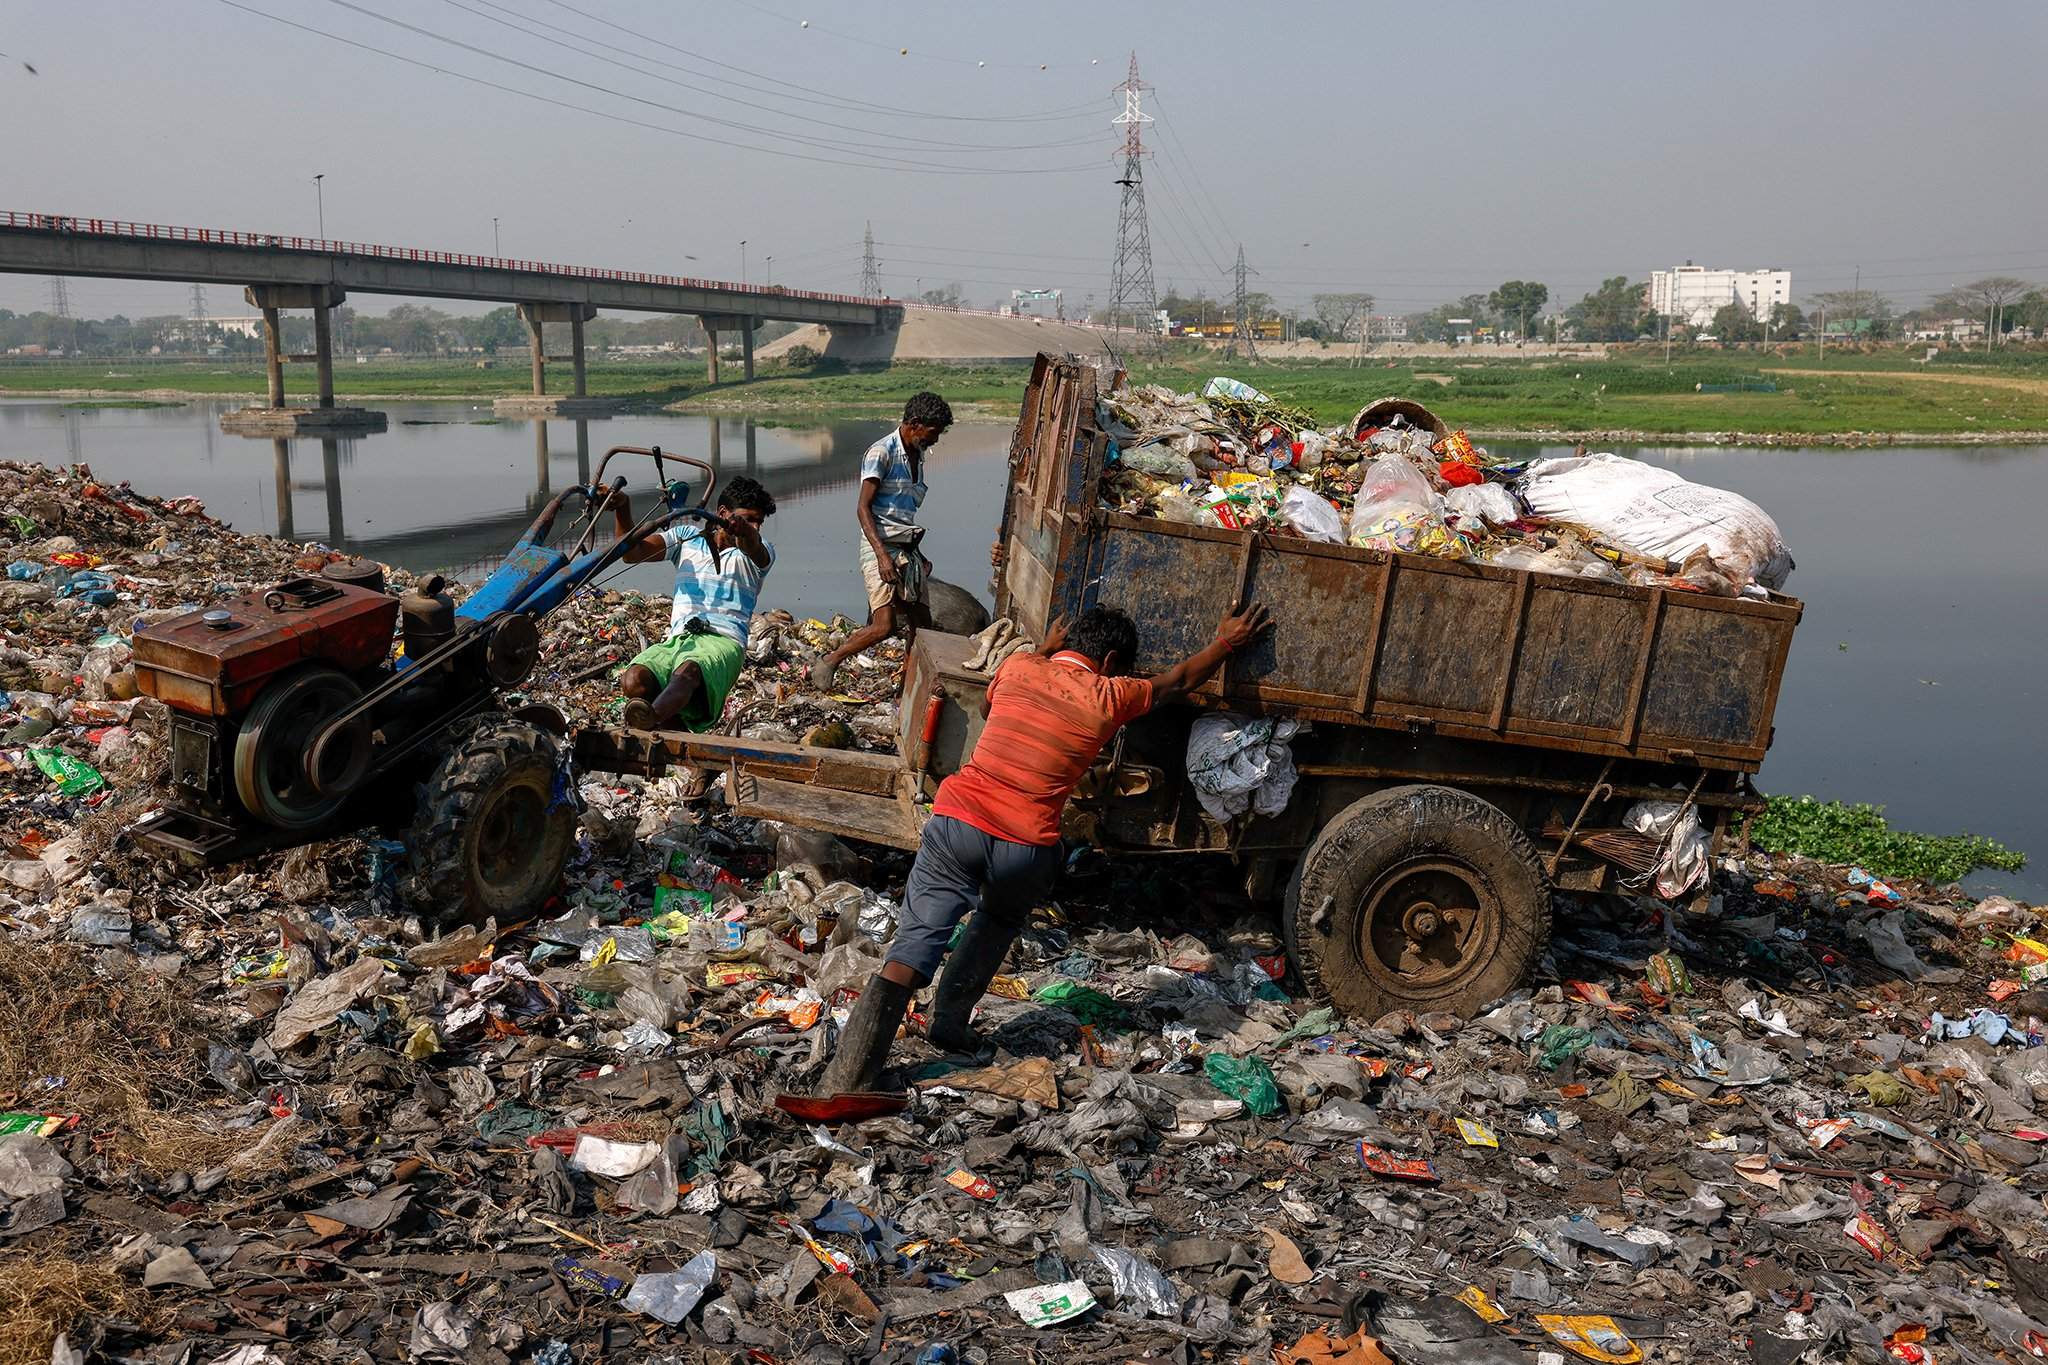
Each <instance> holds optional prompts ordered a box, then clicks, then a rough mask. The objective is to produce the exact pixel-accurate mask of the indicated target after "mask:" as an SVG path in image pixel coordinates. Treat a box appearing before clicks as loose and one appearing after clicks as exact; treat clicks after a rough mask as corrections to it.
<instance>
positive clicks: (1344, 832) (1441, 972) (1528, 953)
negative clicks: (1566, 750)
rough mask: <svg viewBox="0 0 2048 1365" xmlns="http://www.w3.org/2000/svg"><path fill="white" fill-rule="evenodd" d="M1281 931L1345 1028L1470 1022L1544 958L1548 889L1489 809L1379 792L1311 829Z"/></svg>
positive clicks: (1526, 847)
mask: <svg viewBox="0 0 2048 1365" xmlns="http://www.w3.org/2000/svg"><path fill="white" fill-rule="evenodd" d="M1281 922H1282V925H1283V927H1284V929H1285V931H1286V937H1287V950H1288V956H1289V957H1290V958H1291V959H1292V960H1293V962H1294V966H1295V970H1296V971H1298V972H1299V973H1300V974H1301V977H1302V980H1303V981H1304V982H1306V983H1307V985H1308V988H1309V990H1310V992H1311V993H1312V994H1313V995H1314V996H1315V997H1316V998H1317V999H1318V1000H1324V1001H1328V1002H1329V1003H1331V1004H1333V1005H1336V1006H1337V1007H1338V1008H1339V1009H1341V1010H1343V1011H1344V1012H1345V1013H1346V1014H1348V1015H1350V1016H1351V1017H1353V1018H1355V1019H1360V1020H1365V1021H1367V1022H1370V1021H1372V1020H1375V1019H1378V1018H1380V1017H1381V1016H1383V1015H1386V1014H1389V1013H1393V1012H1395V1011H1401V1010H1405V1011H1412V1012H1414V1013H1417V1014H1426V1013H1430V1012H1434V1011H1448V1012H1450V1013H1452V1014H1457V1015H1461V1016H1464V1017H1467V1018H1469V1017H1470V1016H1471V1015H1473V1014H1475V1013H1477V1012H1478V1011H1479V1010H1481V1009H1484V1008H1485V1007H1486V1006H1487V1005H1488V1004H1489V1003H1491V1002H1492V1001H1494V1000H1497V999H1499V998H1500V997H1501V996H1503V995H1505V994H1507V993H1508V992H1509V991H1511V990H1513V989H1514V988H1515V987H1516V986H1517V985H1519V984H1520V983H1521V981H1522V979H1523V978H1524V977H1525V976H1526V975H1527V974H1528V971H1529V969H1530V968H1531V967H1532V966H1534V965H1535V963H1536V960H1537V959H1538V958H1539V957H1541V956H1542V955H1543V949H1544V946H1545V945H1546V944H1548V943H1549V941H1550V886H1549V882H1548V881H1547V880H1546V879H1545V877H1544V875H1543V866H1542V864H1541V863H1540V862H1539V861H1538V860H1537V857H1536V850H1535V849H1534V847H1532V846H1531V845H1530V843H1529V840H1528V838H1527V836H1525V835H1524V834H1523V833H1522V831H1521V828H1520V827H1519V826H1517V825H1516V824H1515V822H1514V821H1513V820H1510V819H1509V818H1508V817H1507V815H1506V814H1504V813H1503V812H1502V811H1501V810H1500V809H1499V808H1498V807H1496V806H1493V805H1491V804H1489V803H1487V802H1485V801H1482V800H1480V799H1479V798H1478V797H1476V796H1473V795H1472V794H1471V793H1469V792H1464V791H1459V790H1456V789H1455V788H1451V787H1433V786H1407V787H1391V788H1389V789H1387V790H1386V791H1382V792H1376V793H1374V794H1373V795H1371V796H1368V797H1366V798H1364V799H1363V800H1360V801H1356V802H1353V803H1352V804H1351V805H1349V806H1347V807H1345V808H1344V810H1343V811H1341V812H1340V813H1339V814H1338V815H1337V816H1336V818H1335V819H1333V820H1331V821H1330V823H1329V824H1327V825H1325V826H1324V827H1323V830H1322V833H1320V834H1318V835H1317V836H1316V840H1315V842H1314V843H1312V844H1310V845H1309V848H1308V852H1307V853H1305V854H1304V855H1303V856H1302V860H1301V864H1300V867H1299V869H1298V870H1297V872H1296V874H1295V879H1294V884H1293V886H1292V887H1291V888H1290V890H1289V895H1288V904H1287V907H1286V911H1285V913H1284V914H1283V916H1282V921H1281Z"/></svg>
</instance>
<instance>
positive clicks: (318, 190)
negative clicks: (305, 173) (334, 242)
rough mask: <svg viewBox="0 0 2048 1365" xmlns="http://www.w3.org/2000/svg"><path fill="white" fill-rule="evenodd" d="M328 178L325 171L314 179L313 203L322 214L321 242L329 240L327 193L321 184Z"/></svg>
mask: <svg viewBox="0 0 2048 1365" xmlns="http://www.w3.org/2000/svg"><path fill="white" fill-rule="evenodd" d="M326 178H327V172H325V171H322V172H320V174H318V175H316V176H314V177H313V203H314V206H315V207H316V208H317V209H318V210H319V213H320V240H321V241H323V242H324V241H326V240H327V193H326V190H325V189H324V188H323V187H322V185H321V184H320V182H321V181H323V180H325V179H326Z"/></svg>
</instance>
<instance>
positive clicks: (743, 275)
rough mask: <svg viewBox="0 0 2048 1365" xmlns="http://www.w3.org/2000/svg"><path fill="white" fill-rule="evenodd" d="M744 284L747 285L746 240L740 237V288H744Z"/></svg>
mask: <svg viewBox="0 0 2048 1365" xmlns="http://www.w3.org/2000/svg"><path fill="white" fill-rule="evenodd" d="M746 283H747V239H746V238H744V237H742V238H740V285H741V287H742V288H744V287H745V286H746Z"/></svg>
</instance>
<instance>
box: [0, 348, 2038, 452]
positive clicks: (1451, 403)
mask: <svg viewBox="0 0 2048 1365" xmlns="http://www.w3.org/2000/svg"><path fill="white" fill-rule="evenodd" d="M2038 360H2039V358H2038V357H2036V356H2034V355H2033V354H2032V353H2031V352H2019V353H2015V354H2014V355H2013V356H2011V357H1998V358H1993V359H1990V360H1986V359H1984V358H1981V357H1969V358H1962V357H1947V356H1944V357H1942V358H1940V359H1939V360H1938V361H1937V362H1936V363H1935V364H1933V365H1929V366H1927V367H1925V368H1918V369H1903V368H1899V367H1900V366H1901V365H1903V364H1905V363H1906V362H1905V361H1903V360H1902V359H1901V358H1899V357H1897V356H1886V355H1858V354H1851V355H1846V356H1833V357H1831V358H1830V359H1829V361H1828V362H1827V367H1826V368H1822V367H1821V365H1820V363H1819V361H1818V358H1817V357H1813V356H1802V355H1782V354H1771V355H1768V356H1741V355H1698V356H1681V357H1677V358H1674V360H1673V361H1672V362H1671V363H1670V364H1669V365H1666V364H1664V363H1663V362H1662V360H1661V358H1660V357H1656V356H1650V355H1624V356H1615V357H1609V358H1606V359H1595V360H1584V361H1581V360H1578V359H1575V358H1559V357H1548V358H1537V359H1499V358H1493V357H1478V358H1474V359H1457V358H1451V357H1406V358H1400V359H1372V358H1368V360H1367V362H1366V363H1365V364H1363V365H1361V366H1353V365H1350V364H1345V363H1341V362H1311V361H1289V362H1286V363H1282V364H1263V365H1219V364H1218V363H1217V362H1216V361H1215V360H1213V359H1212V358H1209V357H1174V358H1171V359H1169V360H1167V361H1166V362H1163V363H1161V362H1150V363H1148V362H1143V361H1138V362H1134V363H1133V367H1132V376H1133V378H1134V380H1136V381H1137V382H1139V383H1158V384H1163V385H1166V386H1168V387H1170V388H1173V389H1176V390H1187V389H1192V388H1199V387H1200V386H1201V385H1202V384H1203V383H1204V382H1206V381H1207V379H1208V378H1210V377H1211V376H1212V375H1213V374H1215V373H1217V372H1219V371H1222V372H1227V373H1231V374H1234V375H1235V376H1236V377H1238V378H1242V379H1244V380H1246V381H1247V382H1249V383H1253V384H1255V385H1257V386H1258V387H1259V388H1261V389H1263V390H1265V391H1266V392H1267V393H1270V394H1272V395H1274V396H1275V397H1277V398H1280V399H1283V400H1285V401H1287V402H1289V403H1292V404H1294V405H1296V406H1298V407H1300V408H1302V409H1304V410H1306V411H1307V412H1309V413H1311V414H1312V415H1313V416H1314V417H1315V419H1316V420H1317V421H1319V422H1325V423H1332V424H1334V423H1338V422H1342V421H1344V420H1346V419H1347V418H1349V417H1350V416H1351V415H1352V414H1353V413H1354V412H1356V411H1357V410H1358V408H1359V407H1360V406H1361V405H1362V404H1364V403H1365V402H1366V401H1368V400H1370V399H1374V398H1378V397H1381V396H1384V395H1387V394H1401V395H1410V396H1415V397H1419V398H1422V399H1424V401H1427V402H1428V403H1429V404H1430V406H1431V407H1432V408H1434V409H1435V410H1436V411H1437V412H1438V413H1439V414H1440V415H1441V416H1442V417H1443V418H1444V419H1445V420H1446V421H1449V422H1451V423H1452V424H1453V425H1456V426H1460V427H1463V428H1465V429H1466V430H1468V431H1470V432H1472V433H1473V434H1474V435H1475V436H1477V437H1479V438H1480V439H1482V440H1494V441H1538V442H1561V443H1567V444H1575V443H1578V442H1588V443H1602V444H1656V443H1672V444H1704V445H1736V444H1740V445H1788V444H1799V445H1843V446H1864V445H1888V444H1905V445H1913V444H1969V445H1990V444H2037V443H2041V442H2042V441H2043V440H2044V439H2048V435H2044V433H2048V371H2044V368H2043V366H2042V365H2041V364H2040V363H2038ZM1759 362H1763V363H1764V364H1763V365H1762V366H1760V365H1759ZM1027 373H1028V372H1027V370H1026V368H1025V367H1023V366H1021V365H1015V364H987V365H970V366H950V365H922V364H901V365H892V366H889V367H887V368H883V369H875V370H856V371H844V372H825V373H821V372H818V371H816V370H792V369H786V368H782V367H776V368H773V369H767V368H764V369H763V371H762V372H761V374H760V377H759V378H757V379H755V380H753V381H751V382H749V381H734V382H727V383H720V384H711V383H709V382H707V381H706V380H705V378H704V377H703V374H702V372H701V370H700V369H698V362H697V361H695V360H676V361H604V360H600V361H595V362H593V363H592V364H591V366H590V368H589V384H588V387H589V391H590V392H591V393H592V394H593V395H596V396H600V397H606V398H611V399H613V400H615V401H617V402H618V403H619V404H620V405H621V407H622V409H624V410H626V411H635V412H679V413H700V414H707V415H708V414H724V413H734V414H740V413H744V414H745V415H747V416H750V417H756V418H762V417H766V418H787V419H791V420H798V419H802V420H822V419H831V418H859V417H887V416H892V415H894V413H895V412H896V411H897V410H898V409H899V408H900V406H901V404H902V402H903V400H904V399H905V398H907V397H908V396H909V395H910V394H912V393H914V392H916V391H917V390H919V389H923V388H930V389H936V390H938V391H939V392H941V393H943V394H945V395H946V396H947V398H948V399H949V400H951V402H952V403H953V406H954V410H955V411H956V412H957V413H958V414H959V415H960V416H962V417H963V418H965V417H977V418H988V419H991V420H997V421H1008V420H1011V419H1012V418H1013V417H1014V416H1015V414H1016V409H1017V403H1018V400H1019V398H1020V397H1021V395H1022V392H1023V387H1024V384H1025V380H1026V376H1027ZM287 378H288V382H287V385H286V392H287V394H288V395H289V396H290V397H292V398H293V399H295V400H302V399H306V398H309V397H310V396H311V395H310V393H309V392H308V384H309V382H310V379H311V376H310V375H309V374H301V373H298V372H293V373H290V374H288V376H287ZM335 387H336V392H337V393H338V394H339V395H341V396H343V397H345V398H346V399H347V400H349V401H350V402H355V403H379V402H404V401H408V400H416V399H446V400H451V401H460V402H478V403H485V402H489V401H490V400H492V399H494V398H497V397H502V396H505V395H508V394H518V393H523V392H526V391H527V378H526V373H525V370H524V369H523V367H515V366H505V365H493V366H491V367H490V368H478V367H477V365H476V364H475V363H474V362H469V363H458V362H452V361H427V360H421V361H411V360H379V361H376V362H372V363H368V364H364V365H358V366H348V367H343V368H342V369H340V370H339V371H338V372H337V374H336V385H335ZM262 392H263V376H262V371H261V368H260V367H259V366H254V365H240V364H237V365H223V364H220V363H217V362H152V363H147V364H143V363H137V364H134V365H132V366H109V365H105V364H95V365H86V364H80V365H62V364H49V363H43V362H37V363H33V364H0V397H12V398H49V399H65V400H113V399H122V398H126V399H137V400H149V401H159V402H175V401H198V400H223V399H224V400H230V401H260V396H261V394H262Z"/></svg>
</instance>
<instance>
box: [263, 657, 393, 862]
mask: <svg viewBox="0 0 2048 1365" xmlns="http://www.w3.org/2000/svg"><path fill="white" fill-rule="evenodd" d="M362 695H363V689H362V688H360V687H358V686H356V683H355V680H354V679H352V678H350V677H349V676H348V675H347V674H346V673H342V672H340V671H338V670H336V669H332V668H302V669H300V670H299V671H297V672H295V673H293V674H291V675H289V676H288V677H284V678H280V679H279V680H277V681H276V682H273V683H271V684H270V686H268V687H266V688H264V689H263V692H262V694H261V695H260V696H258V697H257V698H256V701H255V703H254V704H253V705H251V706H250V707H249V710H248V712H247V714H245V715H244V716H243V717H242V722H241V726H240V728H239V730H238V732H237V734H236V735H235V748H234V761H233V777H234V783H235V795H236V796H238V797H239V798H240V799H241V802H242V806H243V808H244V809H246V810H247V811H248V812H249V813H250V814H251V815H253V816H255V817H256V818H257V819H258V820H261V821H263V822H264V823H265V824H267V825H273V826H275V827H277V828H278V829H311V828H313V827H315V826H317V825H319V824H321V823H323V822H325V821H326V820H328V819H329V818H331V817H332V816H333V815H334V814H335V813H336V812H338V811H339V810H340V809H341V807H342V803H344V802H345V801H347V800H348V797H349V793H348V792H347V791H341V792H339V793H336V794H333V795H322V794H321V793H319V792H316V791H315V790H313V784H312V783H311V782H310V781H308V780H307V777H306V771H305V762H306V747H307V745H308V744H310V743H311V742H312V739H313V736H314V734H315V733H317V732H318V730H319V729H320V727H321V726H322V725H324V724H326V722H328V721H329V720H332V719H333V718H334V717H335V716H337V715H339V714H340V713H341V712H342V710H343V709H344V708H346V707H347V706H349V705H350V704H351V703H353V702H354V701H355V700H356V699H357V698H359V697H361V696H362ZM359 728H362V729H363V731H364V734H363V736H362V738H361V740H359V742H364V743H366V742H367V727H359Z"/></svg>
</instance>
